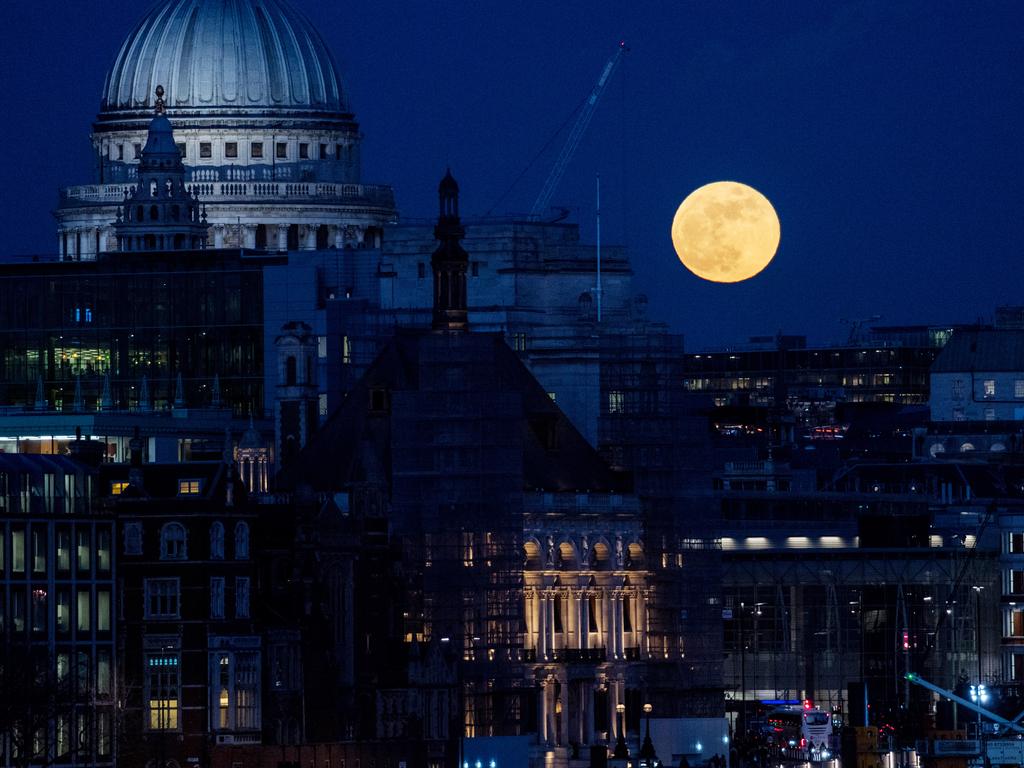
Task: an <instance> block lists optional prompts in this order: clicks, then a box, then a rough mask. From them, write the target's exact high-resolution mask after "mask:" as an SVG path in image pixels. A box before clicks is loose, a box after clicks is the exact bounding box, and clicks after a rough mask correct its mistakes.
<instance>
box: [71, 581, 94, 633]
mask: <svg viewBox="0 0 1024 768" xmlns="http://www.w3.org/2000/svg"><path fill="white" fill-rule="evenodd" d="M75 608H76V610H75V615H76V616H77V617H78V623H77V625H76V626H77V627H78V631H79V632H83V633H88V632H89V630H90V629H91V628H92V615H91V612H90V610H89V609H90V605H89V591H88V590H85V589H80V590H78V601H77V604H76V606H75Z"/></svg>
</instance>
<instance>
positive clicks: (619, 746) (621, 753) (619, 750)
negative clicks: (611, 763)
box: [612, 704, 629, 760]
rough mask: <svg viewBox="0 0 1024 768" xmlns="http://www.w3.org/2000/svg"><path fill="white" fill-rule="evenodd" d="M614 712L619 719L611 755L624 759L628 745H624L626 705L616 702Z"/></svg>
mask: <svg viewBox="0 0 1024 768" xmlns="http://www.w3.org/2000/svg"><path fill="white" fill-rule="evenodd" d="M615 713H616V716H617V717H618V721H619V738H618V739H617V740H616V742H615V750H614V751H613V752H612V757H613V758H615V759H623V760H624V759H626V758H627V757H629V747H627V746H626V705H625V704H616V705H615Z"/></svg>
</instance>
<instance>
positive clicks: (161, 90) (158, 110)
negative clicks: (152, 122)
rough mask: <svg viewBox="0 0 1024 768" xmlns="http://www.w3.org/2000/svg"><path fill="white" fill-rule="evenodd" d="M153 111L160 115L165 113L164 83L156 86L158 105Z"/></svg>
mask: <svg viewBox="0 0 1024 768" xmlns="http://www.w3.org/2000/svg"><path fill="white" fill-rule="evenodd" d="M153 111H154V112H155V113H156V114H158V115H162V114H163V113H164V87H163V86H162V85H158V86H157V87H156V105H155V108H154V110H153Z"/></svg>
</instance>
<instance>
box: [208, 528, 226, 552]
mask: <svg viewBox="0 0 1024 768" xmlns="http://www.w3.org/2000/svg"><path fill="white" fill-rule="evenodd" d="M210 559H211V560H223V559H224V524H223V523H221V522H219V521H218V522H215V523H214V524H213V525H211V526H210Z"/></svg>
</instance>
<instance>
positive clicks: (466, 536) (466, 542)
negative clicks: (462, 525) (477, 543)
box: [462, 531, 473, 568]
mask: <svg viewBox="0 0 1024 768" xmlns="http://www.w3.org/2000/svg"><path fill="white" fill-rule="evenodd" d="M462 564H463V565H464V566H465V567H466V568H472V567H473V532H472V531H463V532H462Z"/></svg>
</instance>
